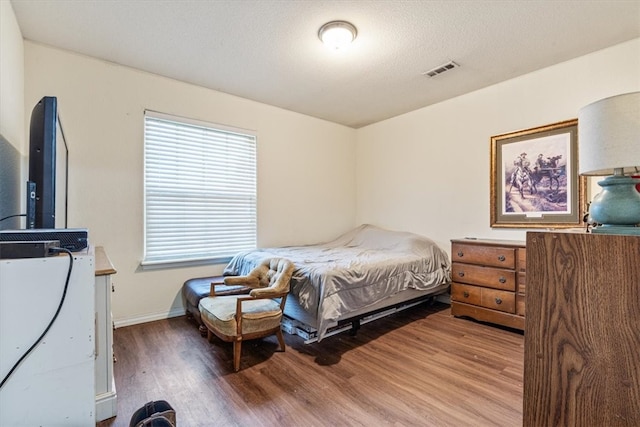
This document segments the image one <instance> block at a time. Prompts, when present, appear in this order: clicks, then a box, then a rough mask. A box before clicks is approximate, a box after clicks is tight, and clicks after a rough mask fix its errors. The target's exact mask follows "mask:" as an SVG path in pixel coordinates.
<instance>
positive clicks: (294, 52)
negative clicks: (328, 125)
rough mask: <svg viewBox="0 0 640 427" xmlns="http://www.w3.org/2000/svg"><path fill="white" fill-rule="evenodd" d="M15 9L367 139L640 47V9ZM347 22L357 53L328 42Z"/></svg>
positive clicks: (81, 45) (112, 51)
mask: <svg viewBox="0 0 640 427" xmlns="http://www.w3.org/2000/svg"><path fill="white" fill-rule="evenodd" d="M11 4H12V6H13V9H14V11H15V14H16V17H17V21H18V25H19V26H20V29H21V31H22V35H23V37H24V38H25V39H28V40H33V41H36V42H39V43H43V44H47V45H50V46H55V47H58V48H62V49H66V50H70V51H74V52H78V53H81V54H85V55H89V56H92V57H95V58H100V59H103V60H107V61H111V62H115V63H118V64H123V65H127V66H129V67H133V68H137V69H140V70H145V71H148V72H152V73H155V74H159V75H163V76H167V77H171V78H174V79H178V80H182V81H185V82H189V83H193V84H196V85H200V86H204V87H208V88H211V89H215V90H218V91H221V92H226V93H229V94H233V95H237V96H240V97H244V98H248V99H251V100H255V101H259V102H263V103H266V104H270V105H274V106H278V107H282V108H285V109H287V110H292V111H296V112H299V113H303V114H308V115H310V116H314V117H318V118H322V119H326V120H329V121H332V122H336V123H341V124H344V125H347V126H351V127H355V128H358V127H361V126H364V125H367V124H370V123H374V122H377V121H380V120H384V119H387V118H390V117H393V116H396V115H399V114H402V113H405V112H408V111H412V110H415V109H417V108H420V107H424V106H427V105H430V104H434V103H436V102H440V101H442V100H445V99H448V98H452V97H455V96H458V95H461V94H464V93H468V92H470V91H473V90H477V89H480V88H482V87H486V86H489V85H492V84H495V83H497V82H500V81H504V80H507V79H510V78H513V77H516V76H519V75H522V74H526V73H529V72H532V71H534V70H537V69H541V68H544V67H547V66H550V65H553V64H557V63H559V62H563V61H566V60H569V59H572V58H575V57H578V56H582V55H585V54H587V53H589V52H593V51H596V50H600V49H603V48H606V47H609V46H612V45H614V44H618V43H621V42H624V41H627V40H630V39H633V38H637V37H640V1H638V0H630V1H597V0H591V1H562V0H555V1H552V0H541V1H538V0H502V1H497V0H495V1H484V0H476V1H474V0H468V1H455V0H451V1H400V0H391V1H316V0H313V1H305V0H295V1H294V0H290V1H268V0H234V1H227V0H217V1H193V0H180V1H178V0H176V1H149V0H84V1H77V0H11ZM337 19H339V20H347V21H350V22H351V23H353V24H354V25H355V26H356V27H357V29H358V37H357V39H356V41H355V42H354V43H353V45H352V46H351V47H350V49H349V50H348V51H345V52H334V51H330V50H328V49H327V48H325V47H324V46H323V45H322V44H321V43H320V41H319V40H318V38H317V31H318V29H319V28H320V26H322V24H324V23H325V22H328V21H331V20H337ZM638 54H639V55H640V52H639V53H638ZM450 60H453V61H455V62H456V63H458V64H459V65H460V67H459V68H455V69H453V70H451V71H448V72H446V73H444V74H441V75H438V76H436V77H434V78H428V77H425V76H423V75H422V73H423V72H425V71H427V70H429V69H431V68H433V67H436V66H439V65H441V64H443V63H445V62H448V61H450ZM568 78H569V76H568Z"/></svg>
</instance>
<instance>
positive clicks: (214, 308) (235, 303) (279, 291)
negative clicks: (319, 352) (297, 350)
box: [198, 258, 294, 372]
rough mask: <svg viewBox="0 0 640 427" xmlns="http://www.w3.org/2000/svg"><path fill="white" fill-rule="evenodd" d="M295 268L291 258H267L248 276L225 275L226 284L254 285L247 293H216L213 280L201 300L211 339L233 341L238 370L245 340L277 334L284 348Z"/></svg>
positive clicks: (235, 367)
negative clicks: (285, 314) (286, 310)
mask: <svg viewBox="0 0 640 427" xmlns="http://www.w3.org/2000/svg"><path fill="white" fill-rule="evenodd" d="M293 270H294V265H293V263H291V261H289V260H286V259H284V258H268V259H265V260H263V261H262V263H260V265H259V266H257V267H256V268H254V269H253V270H252V271H251V272H250V273H249V274H248V275H247V276H228V277H225V279H224V284H225V285H227V286H233V285H242V286H247V287H249V288H251V291H250V292H249V294H248V295H246V294H245V295H225V296H216V294H215V285H216V284H215V283H212V284H211V292H210V294H209V296H208V297H205V298H202V299H201V300H200V303H199V306H198V308H199V309H200V317H201V320H202V323H203V324H204V325H205V326H206V328H207V337H208V339H209V340H210V341H211V339H212V338H213V335H215V336H217V337H218V338H220V339H221V340H223V341H226V342H233V367H234V369H235V371H236V372H237V371H238V370H240V353H241V350H242V341H245V340H251V339H256V338H262V337H266V336H269V335H274V334H275V335H276V336H277V337H278V343H279V344H280V350H281V351H284V350H285V344H284V337H283V336H282V330H281V321H282V313H283V310H284V304H285V302H286V299H287V294H288V293H289V282H290V280H291V276H292V274H293ZM275 299H279V301H276V300H275Z"/></svg>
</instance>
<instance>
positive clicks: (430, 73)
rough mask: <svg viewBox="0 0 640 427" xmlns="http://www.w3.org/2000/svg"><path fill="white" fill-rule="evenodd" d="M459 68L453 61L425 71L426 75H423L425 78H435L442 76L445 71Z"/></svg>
mask: <svg viewBox="0 0 640 427" xmlns="http://www.w3.org/2000/svg"><path fill="white" fill-rule="evenodd" d="M456 67H459V65H458V64H456V63H455V62H453V61H449V62H447V63H446V64H442V65H440V66H438V67H436V68H433V69H431V70H429V71H425V72H424V73H422V75H423V76H427V77H435V76H437V75H438V74H442V73H444V72H445V71H449V70H453V69H454V68H456Z"/></svg>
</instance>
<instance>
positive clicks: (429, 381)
mask: <svg viewBox="0 0 640 427" xmlns="http://www.w3.org/2000/svg"><path fill="white" fill-rule="evenodd" d="M285 340H286V343H287V349H286V352H284V353H282V352H276V351H275V350H276V349H277V346H278V345H277V340H276V338H275V336H274V337H269V338H265V339H263V340H255V341H248V342H246V343H244V344H243V351H242V360H241V370H240V372H238V373H234V372H233V366H232V365H233V350H232V345H231V344H229V343H224V342H222V341H220V340H218V339H214V341H213V342H212V343H209V342H208V341H207V340H206V339H205V338H202V337H201V336H200V334H199V333H198V330H197V328H196V326H195V324H194V323H192V322H191V321H189V320H187V319H186V318H185V317H178V318H173V319H168V320H161V321H157V322H151V323H146V324H142V325H135V326H129V327H124V328H119V329H117V330H116V331H115V332H114V341H115V345H114V351H115V355H116V357H117V363H116V364H115V368H114V369H115V381H116V388H117V392H118V414H119V415H118V416H117V417H115V418H111V419H109V420H105V421H102V422H100V423H98V424H97V426H98V427H119V426H124V427H128V425H129V418H130V417H131V414H132V413H133V412H134V411H135V409H136V408H138V407H140V406H141V405H144V404H145V403H146V402H148V401H150V400H161V399H163V400H167V401H168V402H169V403H171V405H172V406H173V407H174V408H175V410H176V413H177V424H178V426H179V427H193V426H276V425H277V426H373V425H376V426H378V425H391V426H509V427H511V426H521V425H522V395H523V385H522V378H523V360H524V337H523V335H522V334H521V333H519V332H516V331H512V330H508V329H501V328H499V327H494V326H488V325H484V324H481V323H476V322H474V321H471V320H465V319H459V318H454V317H452V316H451V312H450V308H449V306H448V305H445V304H440V303H436V304H434V305H429V304H422V305H419V306H416V307H413V308H410V309H408V310H405V311H404V312H401V313H396V314H394V315H392V316H390V317H387V318H385V319H379V320H376V321H374V322H371V323H368V324H366V325H363V326H362V328H361V329H360V330H359V331H358V334H357V336H355V337H352V336H350V335H349V334H348V333H344V334H340V335H336V336H333V337H329V338H326V339H324V340H322V341H321V342H319V343H314V344H309V345H305V344H304V343H303V342H302V339H300V338H299V337H296V336H292V335H288V334H285Z"/></svg>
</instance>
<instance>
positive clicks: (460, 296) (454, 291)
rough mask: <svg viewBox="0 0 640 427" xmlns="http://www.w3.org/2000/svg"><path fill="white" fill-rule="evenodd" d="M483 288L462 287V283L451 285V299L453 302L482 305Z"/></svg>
mask: <svg viewBox="0 0 640 427" xmlns="http://www.w3.org/2000/svg"><path fill="white" fill-rule="evenodd" d="M481 290H482V288H478V287H476V286H469V285H462V284H460V283H452V284H451V299H452V300H453V301H460V302H466V303H467V304H473V305H480V303H481V301H482V299H481V298H482V297H481V295H480V292H481Z"/></svg>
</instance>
